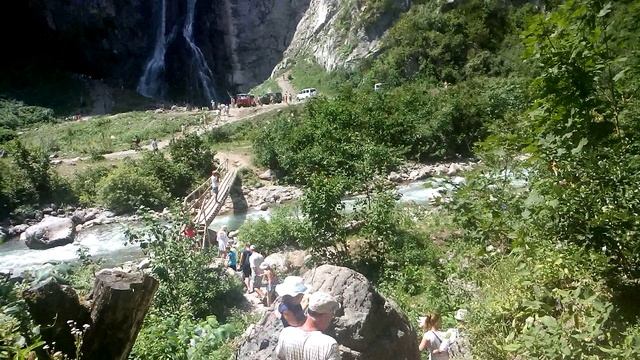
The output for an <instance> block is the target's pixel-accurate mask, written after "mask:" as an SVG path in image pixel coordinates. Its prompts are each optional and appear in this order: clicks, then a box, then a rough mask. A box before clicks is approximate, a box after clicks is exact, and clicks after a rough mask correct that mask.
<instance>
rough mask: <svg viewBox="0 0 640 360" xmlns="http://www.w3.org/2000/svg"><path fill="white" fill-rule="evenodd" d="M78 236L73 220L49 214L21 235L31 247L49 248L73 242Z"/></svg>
mask: <svg viewBox="0 0 640 360" xmlns="http://www.w3.org/2000/svg"><path fill="white" fill-rule="evenodd" d="M75 236H76V229H75V225H74V224H73V221H71V219H67V218H60V217H55V216H48V217H46V218H44V219H43V220H42V221H41V222H39V223H38V224H36V225H33V226H30V227H29V228H28V229H27V230H26V231H25V232H23V233H22V234H21V235H20V239H22V240H24V242H25V243H26V245H27V246H28V247H29V248H30V249H49V248H52V247H56V246H61V245H66V244H69V243H72V242H73V240H74V239H75Z"/></svg>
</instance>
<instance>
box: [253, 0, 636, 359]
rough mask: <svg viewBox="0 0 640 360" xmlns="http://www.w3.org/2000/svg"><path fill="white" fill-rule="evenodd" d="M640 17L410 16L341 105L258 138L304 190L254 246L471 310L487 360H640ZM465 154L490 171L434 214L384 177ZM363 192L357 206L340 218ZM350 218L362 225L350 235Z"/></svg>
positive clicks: (504, 8)
mask: <svg viewBox="0 0 640 360" xmlns="http://www.w3.org/2000/svg"><path fill="white" fill-rule="evenodd" d="M639 12H640V6H639V5H638V3H637V2H633V1H617V2H605V1H591V0H590V1H567V2H565V3H562V4H547V7H546V9H545V10H544V11H542V10H541V9H537V8H535V7H534V6H532V5H530V4H523V5H518V4H516V3H509V2H503V1H465V2H462V3H461V4H458V5H457V4H452V5H443V6H442V7H440V6H438V5H436V4H434V3H431V2H429V3H424V4H416V5H414V6H413V7H412V9H411V10H410V11H409V12H408V13H406V14H404V15H403V16H402V17H401V18H400V20H399V21H398V22H397V23H396V24H395V26H394V27H393V28H392V29H391V30H390V32H389V34H388V35H387V37H386V38H385V40H384V43H383V53H382V55H381V56H379V57H378V58H376V59H374V60H371V61H369V62H368V63H366V64H363V65H362V67H361V68H360V69H359V71H358V73H357V74H356V75H351V76H350V79H351V80H350V81H349V82H347V83H345V84H343V86H342V87H341V89H339V90H338V95H337V96H336V97H335V98H332V99H327V98H319V99H316V100H314V101H312V102H311V103H310V104H308V106H307V107H306V108H305V110H304V111H303V112H302V113H301V114H300V115H299V116H296V117H294V118H280V119H278V120H277V121H274V122H272V123H270V124H269V125H268V126H267V127H266V128H265V131H264V133H262V134H259V135H258V137H257V138H256V140H255V142H254V149H255V152H256V155H257V160H258V161H259V162H260V163H261V164H263V165H265V166H269V167H271V168H273V169H275V170H277V171H278V172H279V174H280V175H281V176H282V177H283V179H284V180H285V181H287V182H291V183H296V184H302V185H304V186H305V199H304V200H303V201H302V205H301V209H302V211H303V213H304V214H305V217H302V218H298V219H294V220H295V221H292V220H291V219H289V220H284V219H286V218H287V215H286V214H283V215H279V216H278V215H277V216H274V218H273V219H272V220H271V221H269V222H266V221H258V222H255V223H252V224H249V225H246V226H245V227H244V228H243V231H244V232H245V234H246V236H245V237H247V238H249V239H251V240H252V241H256V242H258V243H259V244H260V245H261V246H266V247H268V248H271V249H278V248H286V247H289V246H293V247H302V248H311V250H312V252H313V253H314V254H315V255H316V256H317V258H318V259H319V260H320V259H321V261H323V262H326V261H327V259H331V260H330V261H332V262H334V263H338V264H342V265H346V266H350V267H354V268H356V269H358V270H360V271H362V272H363V273H365V274H366V275H367V276H368V277H369V278H371V279H375V281H376V283H377V284H378V286H379V287H381V288H382V289H383V290H384V291H385V292H386V293H387V294H388V295H390V296H392V297H394V298H395V299H396V300H397V301H398V302H399V303H400V304H401V306H402V307H403V308H404V310H405V311H407V312H408V313H409V314H411V315H415V316H417V315H420V314H422V313H425V312H427V311H433V310H436V311H440V312H442V313H444V314H445V322H447V321H452V319H451V317H450V316H451V314H452V313H453V312H454V310H455V309H457V308H460V307H464V308H467V309H469V310H470V313H471V314H472V315H471V318H470V319H469V321H468V324H467V329H466V330H467V331H468V332H469V336H470V338H471V343H472V344H471V345H472V347H473V353H474V356H475V357H476V358H479V359H489V358H492V359H495V358H499V359H511V358H515V357H517V358H521V359H628V358H634V357H638V356H640V325H639V324H638V317H639V315H640V313H639V312H638V311H637V307H636V306H635V305H632V303H633V301H632V300H631V299H634V298H637V296H638V293H639V292H640V286H639V285H638V279H639V278H638V276H639V275H640V274H639V273H638V269H640V267H639V266H638V265H640V263H639V259H640V247H639V246H640V239H639V238H638V226H639V225H640V223H639V222H638V220H637V216H636V214H637V213H638V211H639V210H640V209H639V206H640V193H638V192H637V191H636V188H637V186H635V185H634V184H637V183H638V181H639V180H640V179H638V174H640V172H639V171H638V164H639V163H638V159H639V158H640V157H639V155H640V153H639V152H638V151H639V147H638V145H639V144H640V143H639V142H638V136H637V134H638V128H637V124H638V117H639V116H640V113H639V112H638V111H639V109H640V108H639V103H638V99H637V97H638V92H637V86H635V85H634V84H637V82H638V80H639V79H640V74H639V72H638V69H640V67H639V66H638V65H639V64H640V63H639V61H640V53H639V50H640V49H639V47H638V46H639V45H638V44H640V42H639V41H638V40H639V37H640V29H638V24H637V22H636V21H635V20H634V19H635V18H637V16H638V15H639ZM377 82H382V83H384V91H383V92H373V91H372V87H373V84H374V83H377ZM308 86H312V84H310V85H308ZM457 156H474V157H477V158H478V159H479V160H481V162H480V165H479V166H478V167H477V168H476V170H475V171H474V172H473V173H469V174H466V175H465V177H466V178H467V182H466V184H465V185H464V186H462V187H461V188H460V189H458V190H457V191H456V192H455V194H454V195H453V199H452V201H451V202H450V203H448V204H447V205H446V206H441V207H439V208H438V209H437V210H435V211H433V210H427V212H426V214H425V210H424V209H412V208H409V209H402V208H396V205H394V202H393V201H392V200H389V199H392V194H387V193H386V191H384V190H382V188H381V187H380V186H379V185H378V184H377V181H376V179H377V178H378V177H377V175H384V174H385V173H386V172H387V171H389V170H390V169H393V168H394V167H395V166H397V165H398V164H399V163H401V162H402V161H404V160H406V159H415V160H420V161H429V160H439V159H446V158H455V157H457ZM353 189H361V190H366V194H367V198H366V200H365V201H364V204H365V208H364V210H363V211H362V212H360V213H356V214H352V215H345V214H344V213H343V212H342V211H341V208H342V205H341V203H340V202H339V199H340V198H342V197H343V196H344V195H345V194H346V193H347V192H348V191H350V190H353ZM282 217H284V219H283V218H282ZM354 220H356V221H357V220H363V221H365V223H366V226H365V227H364V228H363V229H361V230H360V231H358V232H356V233H355V234H353V233H351V234H347V233H345V232H344V231H343V230H342V229H343V226H344V224H346V223H349V222H352V221H354ZM283 234H284V236H283ZM318 239H322V241H319V240H318ZM417 259H418V260H417ZM447 318H448V320H447ZM449 325H453V323H452V322H449Z"/></svg>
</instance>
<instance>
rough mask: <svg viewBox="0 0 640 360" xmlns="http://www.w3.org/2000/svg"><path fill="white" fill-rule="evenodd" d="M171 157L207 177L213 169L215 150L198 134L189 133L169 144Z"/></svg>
mask: <svg viewBox="0 0 640 360" xmlns="http://www.w3.org/2000/svg"><path fill="white" fill-rule="evenodd" d="M169 153H170V154H171V159H172V160H173V162H175V163H177V164H182V165H184V166H186V167H187V168H188V169H190V170H191V172H192V173H193V174H195V175H196V176H201V177H207V176H209V175H211V171H212V170H213V157H214V155H215V152H214V151H212V150H211V149H210V148H208V147H207V145H206V143H205V142H204V141H203V140H202V138H200V136H198V135H196V134H188V135H187V136H185V137H184V138H182V139H178V140H174V141H172V142H171V144H170V145H169Z"/></svg>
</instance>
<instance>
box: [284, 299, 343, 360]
mask: <svg viewBox="0 0 640 360" xmlns="http://www.w3.org/2000/svg"><path fill="white" fill-rule="evenodd" d="M339 308H340V304H338V302H337V301H336V299H334V297H333V296H331V295H329V294H327V293H324V292H316V293H313V294H312V295H311V296H310V297H309V308H308V310H307V320H306V321H305V322H304V324H302V326H300V327H293V326H290V327H287V328H285V329H284V330H282V332H281V333H280V337H279V338H278V345H277V346H276V356H277V358H278V359H280V360H339V359H340V352H339V351H338V342H337V341H336V340H335V339H334V338H332V337H331V336H328V335H325V334H323V333H322V332H323V331H325V330H327V329H328V328H329V326H330V325H331V321H332V320H333V317H334V314H335V312H336V310H338V309H339Z"/></svg>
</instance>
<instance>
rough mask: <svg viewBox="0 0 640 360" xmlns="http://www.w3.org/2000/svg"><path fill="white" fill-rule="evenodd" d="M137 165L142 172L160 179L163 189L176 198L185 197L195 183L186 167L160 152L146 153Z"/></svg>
mask: <svg viewBox="0 0 640 360" xmlns="http://www.w3.org/2000/svg"><path fill="white" fill-rule="evenodd" d="M136 164H137V166H138V167H139V169H140V171H141V172H143V173H145V174H147V175H148V176H151V177H154V178H156V179H158V181H159V182H160V185H161V186H162V188H163V189H165V190H166V191H168V192H169V193H170V194H171V195H172V196H174V197H179V196H183V195H185V193H187V191H188V190H189V189H190V188H191V185H192V183H193V181H194V178H193V175H192V173H191V170H190V169H189V168H187V167H186V165H184V164H183V163H179V162H174V161H171V160H168V159H167V158H165V157H164V155H163V154H162V153H159V152H149V153H145V154H144V155H143V157H142V159H141V160H139V161H138V162H137V163H136Z"/></svg>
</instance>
